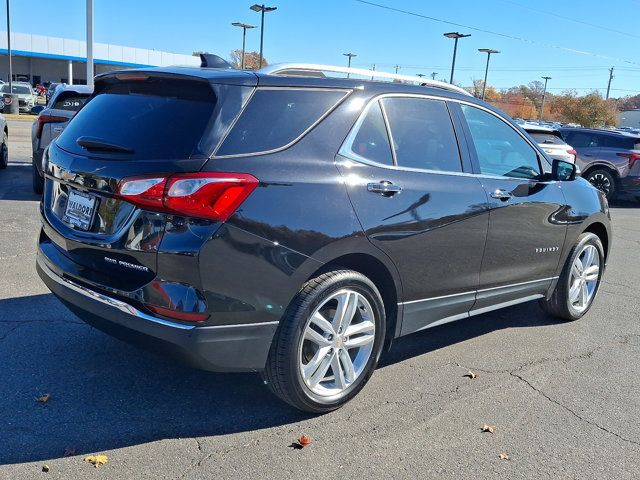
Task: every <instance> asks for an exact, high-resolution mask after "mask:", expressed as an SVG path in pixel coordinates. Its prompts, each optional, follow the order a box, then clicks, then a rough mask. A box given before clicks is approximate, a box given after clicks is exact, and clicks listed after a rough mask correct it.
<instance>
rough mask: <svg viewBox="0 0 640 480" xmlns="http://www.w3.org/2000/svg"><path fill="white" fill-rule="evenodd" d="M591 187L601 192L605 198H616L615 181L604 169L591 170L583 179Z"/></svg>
mask: <svg viewBox="0 0 640 480" xmlns="http://www.w3.org/2000/svg"><path fill="white" fill-rule="evenodd" d="M585 178H586V179H587V180H588V181H589V183H591V185H593V186H594V187H596V188H597V189H598V190H601V191H602V192H603V193H604V194H605V195H606V197H607V200H612V199H613V198H615V196H616V193H617V192H616V190H617V189H616V179H615V177H614V176H613V174H612V173H611V172H610V171H609V170H606V169H604V168H597V169H595V170H591V171H590V172H589V173H588V174H587V176H586V177H585Z"/></svg>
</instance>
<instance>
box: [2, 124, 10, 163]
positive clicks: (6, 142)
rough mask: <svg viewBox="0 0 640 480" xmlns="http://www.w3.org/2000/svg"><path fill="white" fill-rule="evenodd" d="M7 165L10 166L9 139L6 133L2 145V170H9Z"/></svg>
mask: <svg viewBox="0 0 640 480" xmlns="http://www.w3.org/2000/svg"><path fill="white" fill-rule="evenodd" d="M7 165H9V138H8V137H7V134H6V132H5V133H4V134H3V135H2V145H0V168H7Z"/></svg>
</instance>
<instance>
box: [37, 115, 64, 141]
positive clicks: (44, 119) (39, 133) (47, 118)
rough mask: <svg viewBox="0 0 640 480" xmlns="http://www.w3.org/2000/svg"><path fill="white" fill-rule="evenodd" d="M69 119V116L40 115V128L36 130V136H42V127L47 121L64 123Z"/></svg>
mask: <svg viewBox="0 0 640 480" xmlns="http://www.w3.org/2000/svg"><path fill="white" fill-rule="evenodd" d="M67 120H69V119H68V118H67V117H59V116H57V115H38V128H37V130H36V138H40V137H41V136H42V128H43V127H44V126H45V124H47V123H63V122H66V121H67Z"/></svg>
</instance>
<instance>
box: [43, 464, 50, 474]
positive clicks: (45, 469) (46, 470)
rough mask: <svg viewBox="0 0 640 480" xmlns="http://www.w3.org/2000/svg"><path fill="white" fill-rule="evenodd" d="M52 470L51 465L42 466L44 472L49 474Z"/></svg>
mask: <svg viewBox="0 0 640 480" xmlns="http://www.w3.org/2000/svg"><path fill="white" fill-rule="evenodd" d="M49 470H50V468H49V465H42V471H43V472H45V473H46V472H48V471H49Z"/></svg>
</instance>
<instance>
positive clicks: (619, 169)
mask: <svg viewBox="0 0 640 480" xmlns="http://www.w3.org/2000/svg"><path fill="white" fill-rule="evenodd" d="M560 133H561V134H562V138H564V140H565V141H566V142H567V143H568V144H570V145H572V146H573V148H574V149H575V150H576V152H577V153H578V155H577V156H576V165H578V167H579V168H580V170H581V171H582V176H583V177H584V178H586V179H587V180H588V181H589V182H591V183H592V184H593V185H594V186H595V187H597V188H599V189H600V190H602V191H603V192H604V193H605V195H606V196H607V199H609V200H611V199H612V198H615V197H616V195H618V194H620V193H625V194H631V195H634V196H635V197H636V198H637V199H639V200H640V161H639V160H640V136H638V135H631V134H628V133H623V132H616V131H609V130H598V129H588V128H562V129H560Z"/></svg>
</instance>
